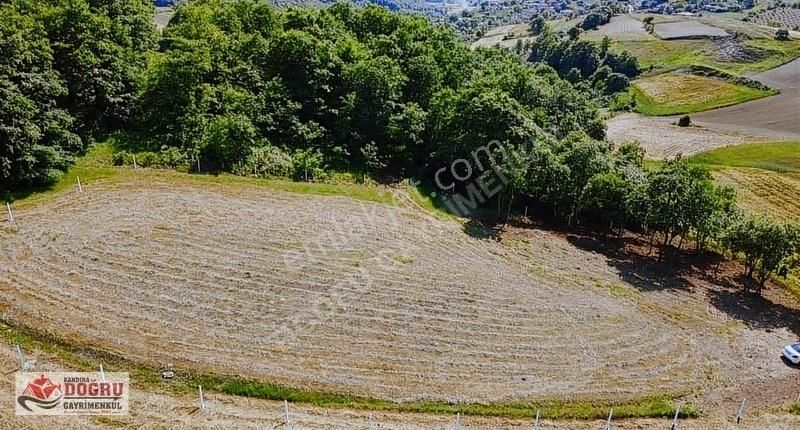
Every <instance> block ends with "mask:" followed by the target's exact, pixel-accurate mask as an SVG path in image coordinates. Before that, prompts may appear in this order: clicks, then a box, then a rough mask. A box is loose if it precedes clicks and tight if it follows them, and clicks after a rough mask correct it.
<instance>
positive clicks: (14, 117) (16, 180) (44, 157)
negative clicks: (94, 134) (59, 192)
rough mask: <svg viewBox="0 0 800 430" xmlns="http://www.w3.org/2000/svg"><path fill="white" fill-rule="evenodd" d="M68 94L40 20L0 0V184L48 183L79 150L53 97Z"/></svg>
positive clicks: (70, 123)
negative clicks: (0, 3)
mask: <svg viewBox="0 0 800 430" xmlns="http://www.w3.org/2000/svg"><path fill="white" fill-rule="evenodd" d="M66 93H67V89H66V87H65V85H64V83H63V81H62V80H61V78H60V77H59V75H58V73H57V72H56V71H55V70H54V69H53V51H52V48H51V45H50V42H49V40H48V39H47V35H46V32H45V29H44V28H43V27H42V26H41V23H40V22H37V20H36V19H35V17H34V16H32V15H31V14H29V13H22V12H21V11H19V10H18V9H17V5H11V4H4V5H0V142H2V144H1V145H0V184H2V185H1V186H0V189H5V190H10V189H13V188H16V187H29V186H35V185H45V184H49V183H52V182H54V181H56V180H58V179H59V178H60V177H61V175H62V173H63V171H64V170H66V168H67V166H68V165H69V163H70V162H71V160H72V156H73V155H75V154H77V153H78V152H80V151H81V150H82V149H83V144H82V142H81V139H80V138H79V137H78V136H77V135H76V134H75V133H74V132H73V130H74V128H73V122H74V120H73V118H72V117H71V116H70V115H69V114H68V113H67V112H66V111H65V110H63V109H61V108H59V106H58V104H57V102H56V100H57V99H58V98H60V97H62V96H63V95H65V94H66Z"/></svg>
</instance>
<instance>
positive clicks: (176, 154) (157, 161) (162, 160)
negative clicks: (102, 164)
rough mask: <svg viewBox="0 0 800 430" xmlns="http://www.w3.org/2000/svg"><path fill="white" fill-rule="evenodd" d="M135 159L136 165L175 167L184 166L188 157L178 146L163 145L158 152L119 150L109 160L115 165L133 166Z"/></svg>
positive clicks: (187, 161)
mask: <svg viewBox="0 0 800 430" xmlns="http://www.w3.org/2000/svg"><path fill="white" fill-rule="evenodd" d="M134 160H136V163H135V164H136V166H137V167H160V168H170V169H175V168H179V167H182V166H186V165H188V163H189V157H188V156H187V155H186V153H184V152H183V151H181V150H179V149H178V148H170V147H166V146H165V147H163V148H161V151H160V152H152V151H143V152H135V153H134V152H128V151H120V152H117V153H115V154H114V155H113V156H112V158H111V161H112V163H113V164H114V165H115V166H133V165H134Z"/></svg>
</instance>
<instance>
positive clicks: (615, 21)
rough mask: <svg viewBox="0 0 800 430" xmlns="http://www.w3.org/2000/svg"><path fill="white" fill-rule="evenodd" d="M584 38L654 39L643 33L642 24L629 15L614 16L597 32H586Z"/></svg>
mask: <svg viewBox="0 0 800 430" xmlns="http://www.w3.org/2000/svg"><path fill="white" fill-rule="evenodd" d="M586 36H589V37H593V38H594V37H597V38H602V37H604V36H608V37H610V38H612V39H615V40H647V39H654V37H653V35H651V34H650V33H648V32H647V31H645V29H644V26H643V25H642V22H641V21H639V20H637V19H635V18H633V17H631V16H630V15H617V16H614V17H612V18H611V21H610V22H609V23H608V24H604V25H601V26H600V27H598V29H597V30H594V31H589V32H587V33H586Z"/></svg>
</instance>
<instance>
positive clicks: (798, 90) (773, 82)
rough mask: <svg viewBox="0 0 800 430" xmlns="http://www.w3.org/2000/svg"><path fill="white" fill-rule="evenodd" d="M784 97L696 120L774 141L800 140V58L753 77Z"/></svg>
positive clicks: (714, 112)
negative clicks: (775, 89) (769, 138)
mask: <svg viewBox="0 0 800 430" xmlns="http://www.w3.org/2000/svg"><path fill="white" fill-rule="evenodd" d="M752 78H753V79H755V80H758V81H760V82H761V83H763V84H766V85H768V86H770V87H773V88H777V89H779V90H780V91H781V93H780V94H778V95H775V96H771V97H766V98H763V99H759V100H752V101H749V102H745V103H741V104H738V105H734V106H728V107H724V108H720V109H714V110H711V111H706V112H701V113H698V114H696V115H694V116H693V117H692V118H693V119H694V120H695V121H696V122H697V123H700V124H703V125H707V126H708V127H713V128H717V129H720V130H726V131H740V132H744V133H750V134H754V135H761V136H765V137H771V138H773V139H787V140H789V139H798V138H800V121H798V118H800V59H796V60H794V61H792V62H790V63H787V64H784V65H783V66H780V67H776V68H774V69H772V70H768V71H766V72H763V73H759V74H756V75H753V76H752Z"/></svg>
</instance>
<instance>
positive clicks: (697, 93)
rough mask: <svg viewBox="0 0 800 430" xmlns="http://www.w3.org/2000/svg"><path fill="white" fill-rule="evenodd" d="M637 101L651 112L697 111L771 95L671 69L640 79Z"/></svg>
mask: <svg viewBox="0 0 800 430" xmlns="http://www.w3.org/2000/svg"><path fill="white" fill-rule="evenodd" d="M635 92H636V104H637V108H638V109H639V111H640V112H642V113H644V114H648V115H674V114H680V113H690V112H698V111H703V110H708V109H713V108H717V107H721V106H728V105H731V104H736V103H741V102H743V101H746V100H752V99H756V98H760V97H764V96H767V95H770V94H772V92H770V91H763V90H758V89H755V88H751V87H747V86H744V85H737V84H734V83H732V82H728V81H725V80H723V79H716V78H711V77H706V76H698V75H693V74H689V73H679V72H670V73H662V74H660V75H655V76H649V77H645V78H642V79H639V80H637V81H636V83H635Z"/></svg>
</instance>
